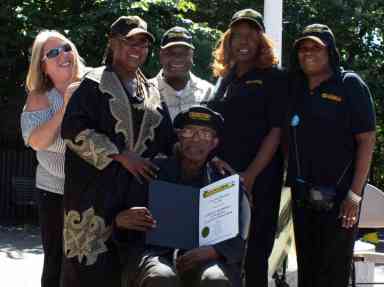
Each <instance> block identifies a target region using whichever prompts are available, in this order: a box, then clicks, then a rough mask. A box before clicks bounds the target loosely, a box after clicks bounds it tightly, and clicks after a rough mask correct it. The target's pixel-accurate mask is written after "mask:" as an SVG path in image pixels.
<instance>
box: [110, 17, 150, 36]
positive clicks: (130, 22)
mask: <svg viewBox="0 0 384 287" xmlns="http://www.w3.org/2000/svg"><path fill="white" fill-rule="evenodd" d="M147 27H148V25H147V22H145V21H144V20H143V19H141V18H140V17H139V16H121V17H119V18H118V19H117V20H116V21H114V22H113V23H112V25H111V30H110V35H111V36H115V35H118V36H121V37H124V38H129V37H131V36H134V35H137V34H145V35H147V36H148V37H149V38H150V39H151V40H152V42H154V41H155V37H154V36H153V35H152V34H151V33H149V32H148V28H147Z"/></svg>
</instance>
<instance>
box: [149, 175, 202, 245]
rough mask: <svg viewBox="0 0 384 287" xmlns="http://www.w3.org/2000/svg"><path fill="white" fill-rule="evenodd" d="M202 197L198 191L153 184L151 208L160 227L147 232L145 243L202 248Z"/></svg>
mask: <svg viewBox="0 0 384 287" xmlns="http://www.w3.org/2000/svg"><path fill="white" fill-rule="evenodd" d="M199 195H200V189H198V188H194V187H190V186H185V185H179V184H174V183H169V182H165V181H160V180H155V181H152V182H151V184H150V185H149V203H148V208H149V210H150V212H151V214H152V216H153V217H154V218H155V220H156V221H157V227H156V228H154V229H153V230H151V231H149V232H147V236H146V243H147V244H152V245H160V246H166V247H173V248H180V249H192V248H197V247H199V238H198V236H199V230H198V229H199Z"/></svg>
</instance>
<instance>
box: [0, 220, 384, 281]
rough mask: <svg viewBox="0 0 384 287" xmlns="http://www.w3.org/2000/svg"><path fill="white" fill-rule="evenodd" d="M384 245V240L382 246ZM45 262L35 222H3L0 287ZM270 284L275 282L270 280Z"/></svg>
mask: <svg viewBox="0 0 384 287" xmlns="http://www.w3.org/2000/svg"><path fill="white" fill-rule="evenodd" d="M383 246H384V242H383V244H382V246H381V247H380V248H383ZM288 261H289V263H288V265H289V266H288V272H287V277H288V278H287V281H288V284H289V286H290V287H296V268H297V266H296V260H295V254H294V250H292V252H291V253H290V256H289V260H288ZM42 264H43V251H42V246H41V242H40V236H39V229H38V228H37V227H36V226H31V225H26V226H21V227H9V226H8V227H7V226H1V225H0V270H1V271H0V272H1V276H0V286H1V287H39V286H40V276H41V269H42ZM375 281H376V282H384V265H381V266H376V267H375ZM270 286H271V287H272V286H275V285H274V283H272V282H271V283H270ZM361 286H364V285H361ZM371 286H372V285H371ZM373 286H377V287H379V286H383V285H373Z"/></svg>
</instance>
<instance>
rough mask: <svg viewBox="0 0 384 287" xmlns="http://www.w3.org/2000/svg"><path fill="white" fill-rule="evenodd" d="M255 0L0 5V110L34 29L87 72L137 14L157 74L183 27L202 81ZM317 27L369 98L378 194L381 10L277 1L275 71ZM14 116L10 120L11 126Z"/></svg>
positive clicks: (13, 1)
mask: <svg viewBox="0 0 384 287" xmlns="http://www.w3.org/2000/svg"><path fill="white" fill-rule="evenodd" d="M263 2H264V1H263V0H220V1H218V0H211V1H206V0H191V1H188V0H142V1H133V0H120V1H118V0H2V1H1V4H0V24H1V25H0V33H1V35H2V37H1V38H0V106H1V103H2V99H3V100H4V99H5V98H6V97H8V98H11V97H14V96H17V95H20V94H22V89H23V88H22V86H23V82H24V79H25V75H26V69H27V66H28V57H29V48H30V46H31V44H32V41H33V39H34V37H35V36H36V34H37V33H38V32H39V31H40V30H42V29H57V30H59V31H61V32H63V33H65V34H66V35H67V36H68V37H69V38H70V39H72V40H73V41H74V43H75V44H76V45H77V47H78V48H79V51H80V54H81V55H82V56H83V57H84V59H85V60H86V62H87V63H88V64H89V65H90V66H98V65H100V63H101V59H102V55H103V52H104V49H105V46H106V34H107V31H108V28H109V26H110V24H111V23H112V21H113V20H114V19H116V18H117V17H118V16H120V15H129V14H130V15H132V14H137V15H140V16H142V17H143V18H144V19H145V20H146V21H147V22H148V24H149V29H150V30H151V31H152V32H153V34H154V35H155V37H156V39H157V42H156V43H155V45H154V48H153V51H152V53H153V55H152V57H151V59H150V60H149V61H148V63H147V64H146V65H145V72H146V73H147V75H148V76H153V75H154V74H155V73H156V72H157V71H158V69H159V64H158V61H157V53H158V49H159V40H160V38H161V35H162V34H163V33H164V32H165V30H166V29H168V28H170V27H171V26H174V25H180V26H184V27H188V28H190V29H191V30H192V32H193V34H194V42H195V45H196V47H197V50H196V52H195V66H194V70H195V72H196V73H197V74H198V75H200V76H202V77H204V78H206V79H210V77H211V72H210V69H209V65H210V62H211V53H212V48H213V47H214V46H215V43H216V41H217V39H218V38H219V36H220V34H221V32H220V31H219V30H221V31H224V30H225V29H227V26H228V23H229V21H230V19H231V16H232V14H233V13H234V12H235V11H237V10H239V9H243V8H248V7H251V8H254V9H256V10H259V11H261V12H262V11H263ZM315 22H320V23H324V24H327V25H329V26H330V27H331V28H332V30H333V31H334V33H335V36H336V39H337V44H338V47H339V49H340V51H341V54H342V59H343V65H344V66H345V67H346V68H347V69H352V70H355V71H357V72H358V73H359V74H360V75H361V76H362V77H363V78H364V80H365V81H366V82H367V83H368V85H369V87H370V88H371V91H372V93H373V95H374V98H375V104H376V111H377V123H378V125H377V145H376V150H375V156H374V161H373V168H372V175H371V179H372V181H373V182H374V183H375V184H377V185H378V186H380V187H381V188H384V128H383V127H384V126H383V124H384V123H383V121H384V110H383V107H384V92H383V90H384V79H383V77H382V75H383V74H384V64H383V63H384V49H383V39H384V27H383V25H384V24H383V23H384V6H383V5H382V0H285V1H284V26H283V31H284V33H283V65H284V66H288V65H289V54H290V50H291V46H292V43H293V40H294V38H295V37H296V36H297V35H298V33H299V32H300V31H301V30H302V29H303V27H304V26H306V25H307V24H311V23H315ZM17 117H18V115H15V118H16V120H17Z"/></svg>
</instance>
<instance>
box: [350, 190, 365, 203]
mask: <svg viewBox="0 0 384 287" xmlns="http://www.w3.org/2000/svg"><path fill="white" fill-rule="evenodd" d="M347 197H348V198H349V199H350V200H352V201H353V203H355V204H356V205H358V204H359V203H360V201H361V199H362V197H361V196H360V195H358V194H356V193H355V192H353V191H352V189H350V190H349V191H348V195H347Z"/></svg>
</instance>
